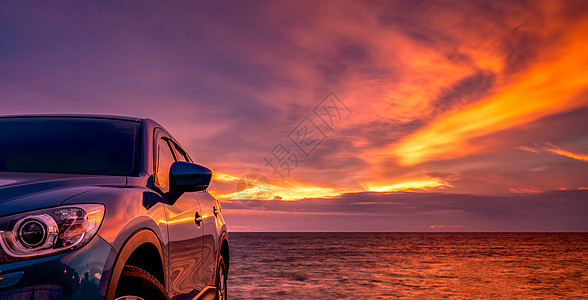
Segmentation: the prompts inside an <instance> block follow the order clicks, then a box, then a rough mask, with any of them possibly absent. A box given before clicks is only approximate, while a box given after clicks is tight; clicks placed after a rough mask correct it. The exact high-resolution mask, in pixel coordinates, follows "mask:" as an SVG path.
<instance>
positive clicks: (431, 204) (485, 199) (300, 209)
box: [223, 190, 588, 232]
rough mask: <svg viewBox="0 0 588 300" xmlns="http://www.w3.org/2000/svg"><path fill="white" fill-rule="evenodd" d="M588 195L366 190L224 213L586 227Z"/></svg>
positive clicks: (407, 226)
mask: <svg viewBox="0 0 588 300" xmlns="http://www.w3.org/2000/svg"><path fill="white" fill-rule="evenodd" d="M587 197H588V191H587V190H572V191H570V190H568V191H550V192H545V193H534V194H503V195H494V196H481V195H471V194H447V193H393V194H382V193H373V192H363V193H350V194H343V195H341V196H338V197H334V198H329V199H304V200H300V201H280V200H272V201H266V202H264V203H263V205H262V206H261V207H260V208H255V209H251V208H248V207H245V206H243V205H242V204H241V203H240V202H239V201H231V202H225V203H223V213H224V214H225V218H226V219H227V220H228V221H229V222H231V223H232V224H235V225H239V226H241V225H242V226H260V227H263V228H264V230H265V231H284V230H285V229H286V228H296V229H297V230H299V231H369V230H373V231H429V230H431V229H446V230H451V231H474V232H475V231H586V230H587V229H588V221H586V218H585V216H586V214H587V213H588V203H587V202H586V201H585V199H588V198H587ZM432 225H435V227H434V228H432V227H431V226H432ZM436 225H440V226H436ZM443 226H445V228H443ZM286 231H287V230H286Z"/></svg>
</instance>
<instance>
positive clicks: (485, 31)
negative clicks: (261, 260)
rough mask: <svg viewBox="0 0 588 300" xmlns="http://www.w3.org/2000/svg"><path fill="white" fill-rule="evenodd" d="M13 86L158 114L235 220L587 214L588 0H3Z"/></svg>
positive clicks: (18, 97) (28, 110)
mask: <svg viewBox="0 0 588 300" xmlns="http://www.w3.org/2000/svg"><path fill="white" fill-rule="evenodd" d="M0 104H1V106H0V109H1V112H0V113H1V114H42V113H51V114H55V113H90V114H110V115H130V116H138V117H146V118H152V119H154V120H156V121H157V122H159V123H161V124H162V125H163V126H165V127H166V128H167V129H168V130H169V131H170V132H171V133H172V134H173V135H174V136H175V138H176V139H177V140H179V141H180V143H181V144H182V145H183V146H184V148H186V149H187V150H188V152H189V153H190V154H191V156H192V158H193V159H195V160H196V161H197V162H198V163H201V164H203V165H206V166H208V167H210V168H212V169H213V170H214V172H215V176H214V179H215V180H214V181H213V183H212V185H211V187H210V191H211V193H213V194H214V195H215V196H216V197H217V198H219V199H221V200H222V201H223V204H224V206H223V207H224V210H223V213H224V214H225V216H226V220H227V222H228V223H229V225H230V227H229V229H230V230H232V231H588V218H587V217H586V216H587V215H588V176H587V175H588V1H583V0H579V1H363V2H360V1H174V2H163V1H161V2H160V1H144V2H131V1H99V2H98V1H97V2H94V3H87V2H84V3H79V2H76V1H57V2H56V3H52V4H48V3H45V2H29V1H3V2H2V3H1V4H0ZM280 158H283V160H281V161H280V163H278V159H280ZM272 166H274V167H276V168H277V169H273V168H272ZM245 182H246V183H248V184H249V186H248V187H249V189H247V185H244V184H243V183H245ZM251 197H253V198H258V199H259V198H261V199H262V201H259V200H253V201H249V200H250V199H249V198H251Z"/></svg>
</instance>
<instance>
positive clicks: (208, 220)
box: [194, 191, 222, 285]
mask: <svg viewBox="0 0 588 300" xmlns="http://www.w3.org/2000/svg"><path fill="white" fill-rule="evenodd" d="M194 194H195V195H196V197H197V198H198V201H199V203H200V208H201V209H202V214H203V220H202V223H203V224H202V226H203V232H202V235H203V236H202V242H203V245H202V265H203V269H202V271H203V277H204V279H205V280H206V281H207V282H208V284H209V285H214V280H215V275H216V272H215V270H216V264H217V259H218V255H217V254H218V251H219V249H218V247H219V243H218V239H219V229H220V227H221V225H222V219H221V218H222V217H221V216H220V205H219V203H218V201H217V200H216V199H215V198H214V197H212V196H211V195H210V194H209V193H208V191H202V192H195V193H194Z"/></svg>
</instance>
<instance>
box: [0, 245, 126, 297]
mask: <svg viewBox="0 0 588 300" xmlns="http://www.w3.org/2000/svg"><path fill="white" fill-rule="evenodd" d="M115 257H116V253H115V252H114V250H113V249H112V247H111V246H110V245H109V244H108V243H107V242H106V241H104V240H103V239H102V238H101V237H100V236H99V235H96V236H95V237H94V238H93V239H92V240H91V241H90V242H89V243H88V244H87V245H85V246H83V247H81V248H79V249H76V250H74V251H71V252H65V253H61V254H57V255H51V256H47V257H41V258H35V259H28V260H23V261H17V262H11V263H5V264H0V299H103V298H104V296H105V294H106V286H108V284H107V283H108V278H109V277H110V270H111V268H112V264H113V263H114V258H115Z"/></svg>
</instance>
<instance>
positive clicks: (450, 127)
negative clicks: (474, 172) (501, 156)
mask: <svg viewBox="0 0 588 300" xmlns="http://www.w3.org/2000/svg"><path fill="white" fill-rule="evenodd" d="M586 36H588V26H587V24H582V26H580V27H579V29H577V30H575V31H574V32H573V35H572V38H571V39H569V40H570V41H569V42H568V44H567V46H565V47H563V48H562V49H561V50H560V51H556V52H554V53H549V54H550V55H549V58H552V59H548V58H546V57H547V56H543V57H544V59H543V62H542V63H539V64H537V65H535V66H534V67H532V68H531V69H530V70H529V71H528V72H527V73H526V74H524V75H523V76H521V77H520V79H519V80H518V81H517V82H515V83H513V84H512V85H509V86H506V87H505V88H504V89H502V91H500V92H498V93H497V94H496V95H495V96H493V97H491V98H489V99H487V100H484V101H482V102H479V103H475V104H473V105H470V106H468V107H466V108H465V109H463V110H461V111H458V112H457V113H450V114H447V115H444V116H442V117H441V118H439V119H437V120H436V121H434V122H433V123H431V124H430V125H429V126H428V127H425V128H424V129H422V130H420V131H417V132H416V133H415V134H412V135H410V136H408V137H406V138H404V139H403V140H401V141H400V142H399V143H397V144H395V145H393V146H392V147H390V148H389V149H387V151H386V152H387V154H389V155H394V156H396V157H397V160H398V162H399V163H400V164H403V165H414V164H419V163H422V162H425V161H429V160H434V159H444V158H455V157H461V156H466V155H468V154H471V153H475V152H478V151H481V150H482V149H483V148H484V146H483V145H474V144H472V143H470V140H471V139H473V138H477V137H481V136H485V135H488V134H491V133H494V132H497V131H501V130H505V129H509V128H512V127H516V126H518V125H521V124H525V123H528V122H531V121H534V120H537V119H539V118H541V117H544V116H547V115H551V114H554V113H559V112H564V111H569V110H571V109H574V108H577V107H581V106H583V105H586V104H588V103H587V101H586V99H585V98H582V99H580V98H579V97H574V96H576V95H577V94H578V93H579V92H581V91H582V90H584V89H586V87H587V86H588V52H587V51H586V49H588V40H587V39H585V38H584V37H586Z"/></svg>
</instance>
